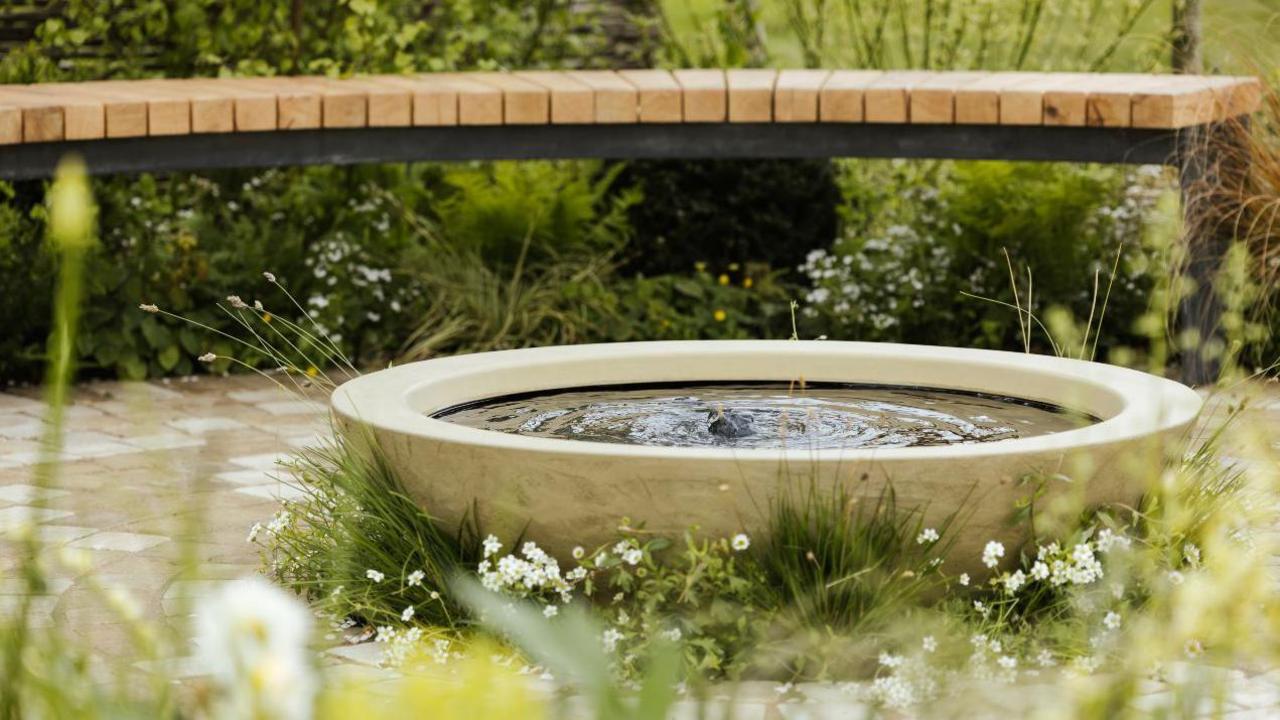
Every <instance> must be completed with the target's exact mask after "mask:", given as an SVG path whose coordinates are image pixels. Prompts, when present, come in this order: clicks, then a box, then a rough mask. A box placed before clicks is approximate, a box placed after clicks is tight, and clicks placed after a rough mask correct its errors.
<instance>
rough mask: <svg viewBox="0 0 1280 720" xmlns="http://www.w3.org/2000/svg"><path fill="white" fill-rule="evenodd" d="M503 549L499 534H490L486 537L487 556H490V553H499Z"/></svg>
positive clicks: (485, 548) (485, 551) (485, 549)
mask: <svg viewBox="0 0 1280 720" xmlns="http://www.w3.org/2000/svg"><path fill="white" fill-rule="evenodd" d="M501 549H502V542H501V541H499V540H498V538H497V536H494V535H490V536H489V537H487V538H485V539H484V556H485V557H489V556H490V555H493V554H495V553H497V552H498V551H499V550H501Z"/></svg>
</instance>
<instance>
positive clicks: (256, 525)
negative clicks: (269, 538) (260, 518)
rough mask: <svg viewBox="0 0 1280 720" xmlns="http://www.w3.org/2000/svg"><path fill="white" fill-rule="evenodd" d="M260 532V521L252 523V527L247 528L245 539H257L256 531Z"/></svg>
mask: <svg viewBox="0 0 1280 720" xmlns="http://www.w3.org/2000/svg"><path fill="white" fill-rule="evenodd" d="M260 532H262V523H254V524H253V527H251V528H249V537H248V538H246V539H245V541H246V542H253V541H254V540H257V539H258V533H260Z"/></svg>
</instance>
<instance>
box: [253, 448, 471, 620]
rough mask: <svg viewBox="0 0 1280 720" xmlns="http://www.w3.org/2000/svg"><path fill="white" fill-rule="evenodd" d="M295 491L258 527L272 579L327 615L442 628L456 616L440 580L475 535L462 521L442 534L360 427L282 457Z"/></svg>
mask: <svg viewBox="0 0 1280 720" xmlns="http://www.w3.org/2000/svg"><path fill="white" fill-rule="evenodd" d="M288 467H289V469H290V470H291V471H292V473H293V474H294V476H295V480H294V481H293V482H294V483H295V485H296V487H298V488H300V489H301V490H302V491H303V492H304V493H305V497H303V498H302V499H301V500H298V501H293V502H290V503H288V504H287V505H286V506H285V509H284V510H283V511H281V513H279V514H277V515H276V518H275V519H274V520H273V521H272V523H271V524H270V525H268V526H267V527H266V528H263V529H258V528H255V532H254V534H258V533H265V534H266V538H265V540H263V541H261V544H262V546H263V560H264V565H265V566H266V569H267V570H268V572H269V573H270V574H271V575H272V576H273V577H274V578H275V579H276V580H277V581H278V582H280V583H281V584H283V585H284V586H286V587H289V588H292V589H294V590H295V591H297V592H299V593H300V594H302V595H303V596H304V597H306V598H308V599H309V600H311V601H312V602H313V603H314V604H315V605H316V607H317V609H319V610H322V611H324V612H326V613H328V614H329V615H330V616H331V617H334V618H337V619H349V620H355V621H359V622H363V623H367V624H369V625H374V626H379V625H386V624H399V623H401V622H402V614H403V613H405V611H406V608H413V612H412V617H413V618H414V619H415V620H416V621H418V622H424V623H429V624H432V625H437V626H441V627H445V628H454V627H457V625H458V623H459V622H460V620H461V619H462V615H461V613H460V612H459V608H458V606H457V605H456V603H455V602H454V601H453V598H452V595H451V593H449V592H448V584H449V581H450V579H451V578H452V577H454V576H455V575H456V574H457V573H458V572H460V571H461V569H462V568H463V567H464V566H470V567H474V566H475V562H478V559H479V556H480V551H479V540H478V534H477V532H475V531H474V530H475V528H474V527H473V525H471V524H469V523H466V522H464V523H463V524H462V526H461V527H459V528H458V530H457V532H456V533H454V534H452V535H450V534H448V533H447V532H445V531H444V530H443V529H442V526H441V524H440V523H438V522H437V521H436V520H435V519H434V518H432V517H431V515H430V514H428V513H427V512H426V511H424V510H423V509H422V508H421V507H420V506H419V505H418V503H416V502H414V501H413V499H411V498H410V497H409V496H408V494H407V493H406V492H405V490H404V487H403V485H401V483H400V481H399V479H398V478H397V477H396V476H395V474H394V473H393V471H392V470H391V468H390V467H389V466H388V464H387V462H386V458H385V456H384V455H383V454H382V453H381V452H380V451H379V450H378V449H377V446H376V443H375V442H374V440H373V439H372V438H371V437H369V436H368V435H367V434H366V433H361V432H358V431H356V432H353V433H341V432H340V433H335V436H334V439H332V440H330V441H327V442H325V443H324V444H322V445H320V446H319V447H311V448H307V449H304V450H302V451H300V452H298V453H297V454H296V455H295V456H294V457H293V458H292V460H291V461H290V463H288Z"/></svg>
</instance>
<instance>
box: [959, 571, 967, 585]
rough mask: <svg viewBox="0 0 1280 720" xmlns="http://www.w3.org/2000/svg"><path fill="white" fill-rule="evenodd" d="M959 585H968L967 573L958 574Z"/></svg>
mask: <svg viewBox="0 0 1280 720" xmlns="http://www.w3.org/2000/svg"><path fill="white" fill-rule="evenodd" d="M960 584H961V585H968V584H969V573H960Z"/></svg>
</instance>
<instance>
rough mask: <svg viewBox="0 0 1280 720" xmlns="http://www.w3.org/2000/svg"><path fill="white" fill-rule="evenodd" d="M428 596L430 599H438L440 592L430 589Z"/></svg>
mask: <svg viewBox="0 0 1280 720" xmlns="http://www.w3.org/2000/svg"><path fill="white" fill-rule="evenodd" d="M430 597H431V599H432V600H439V599H440V593H438V592H436V591H435V590H432V591H431V596H430Z"/></svg>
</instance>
